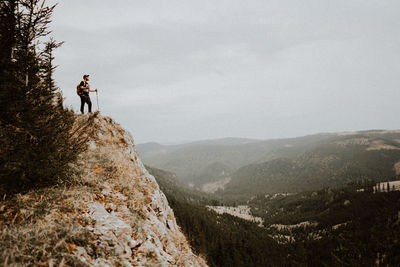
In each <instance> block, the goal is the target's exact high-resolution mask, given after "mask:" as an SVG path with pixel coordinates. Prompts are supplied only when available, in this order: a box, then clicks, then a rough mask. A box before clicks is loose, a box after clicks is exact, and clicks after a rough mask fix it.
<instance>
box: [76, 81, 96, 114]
mask: <svg viewBox="0 0 400 267" xmlns="http://www.w3.org/2000/svg"><path fill="white" fill-rule="evenodd" d="M88 81H89V75H88V74H85V75H83V81H81V83H80V84H79V90H78V95H79V97H80V98H81V113H82V114H83V113H85V112H84V107H85V103H87V105H88V108H89V113H92V101H90V97H89V92H97V89H96V90H90V85H89V83H88Z"/></svg>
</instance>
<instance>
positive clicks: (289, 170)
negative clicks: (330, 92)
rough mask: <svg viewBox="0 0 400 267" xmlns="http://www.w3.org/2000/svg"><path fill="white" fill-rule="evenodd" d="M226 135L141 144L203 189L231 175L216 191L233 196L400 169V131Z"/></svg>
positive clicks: (340, 182) (388, 174) (154, 160)
mask: <svg viewBox="0 0 400 267" xmlns="http://www.w3.org/2000/svg"><path fill="white" fill-rule="evenodd" d="M227 140H229V141H227ZM227 140H209V141H201V142H194V143H189V144H182V145H173V146H162V145H154V144H152V145H148V144H147V145H146V146H143V145H141V146H138V150H139V153H142V154H141V156H142V158H143V161H144V162H145V163H146V164H149V165H151V166H155V167H157V168H161V169H165V170H168V171H171V172H174V173H176V174H177V178H178V179H179V180H181V181H183V182H185V183H186V184H187V183H191V184H193V185H194V186H195V187H196V188H199V189H201V188H205V187H207V185H209V184H212V183H215V182H217V181H224V180H225V181H226V179H228V178H229V179H230V182H228V183H227V184H224V190H220V191H219V192H218V191H217V192H216V193H217V194H222V195H224V196H225V197H229V196H232V197H233V198H235V197H237V196H243V195H246V196H250V195H253V194H258V193H274V192H299V191H303V190H316V189H320V188H323V187H337V186H344V185H346V184H347V183H349V182H351V181H355V180H359V179H364V178H371V179H374V180H376V181H381V180H388V179H395V178H396V177H397V175H398V174H399V173H400V163H399V164H398V165H396V163H397V162H399V161H400V131H386V130H370V131H360V132H346V133H325V134H316V135H309V136H304V137H298V138H287V139H275V140H266V141H256V140H242V139H238V140H235V139H227ZM140 151H142V152H140ZM395 165H396V166H397V171H396V168H395Z"/></svg>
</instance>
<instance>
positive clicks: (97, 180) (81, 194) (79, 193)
mask: <svg viewBox="0 0 400 267" xmlns="http://www.w3.org/2000/svg"><path fill="white" fill-rule="evenodd" d="M88 119H94V123H93V124H91V125H92V126H90V127H91V128H90V129H89V130H90V131H89V133H90V136H91V137H90V140H89V149H88V150H87V151H86V152H85V153H83V154H81V155H80V158H79V161H78V163H77V164H76V165H74V166H71V167H74V168H75V169H76V171H77V175H76V177H75V178H71V179H73V181H74V182H73V183H71V184H68V185H58V186H54V187H50V188H48V187H47V188H42V189H38V190H32V191H30V192H26V193H24V194H18V195H16V196H14V197H13V198H12V199H9V200H7V199H6V198H5V197H4V199H3V200H2V201H0V228H1V229H2V230H1V231H0V237H1V238H0V248H1V250H0V265H2V266H27V265H29V266H33V265H34V266H102V267H103V266H206V263H205V261H204V259H203V258H202V257H200V256H197V255H195V254H194V253H193V252H192V250H191V248H190V246H189V244H188V242H187V240H186V238H185V236H184V235H183V234H182V232H181V231H180V228H179V227H178V226H177V224H176V220H175V217H174V213H173V211H172V210H171V208H170V207H169V205H168V202H167V199H166V197H165V195H164V194H163V193H162V192H161V191H160V189H159V186H158V184H157V182H156V181H155V179H154V177H153V176H151V175H150V174H149V173H148V172H147V170H146V169H145V168H144V166H143V164H142V163H141V161H140V159H139V158H138V154H137V153H136V151H135V149H134V143H133V138H132V136H131V135H130V134H129V133H128V132H127V131H125V130H124V129H123V128H122V127H121V126H120V125H119V124H117V123H115V122H114V121H113V120H112V119H111V118H108V117H102V116H99V115H97V114H94V115H90V116H89V115H80V116H79V117H78V119H77V123H78V124H77V125H78V126H79V125H84V124H85V122H87V121H88ZM38 167H40V166H38Z"/></svg>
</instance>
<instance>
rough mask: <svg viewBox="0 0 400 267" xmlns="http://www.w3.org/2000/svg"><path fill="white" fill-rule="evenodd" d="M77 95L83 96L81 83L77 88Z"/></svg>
mask: <svg viewBox="0 0 400 267" xmlns="http://www.w3.org/2000/svg"><path fill="white" fill-rule="evenodd" d="M76 94H77V95H79V96H81V95H82V94H83V90H82V88H81V83H78V85H77V86H76Z"/></svg>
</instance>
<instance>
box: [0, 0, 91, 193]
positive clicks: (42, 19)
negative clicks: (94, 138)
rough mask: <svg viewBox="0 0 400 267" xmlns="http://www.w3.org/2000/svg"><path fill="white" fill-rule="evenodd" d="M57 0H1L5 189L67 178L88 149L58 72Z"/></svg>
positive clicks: (1, 177) (0, 176) (0, 123)
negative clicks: (53, 30) (54, 35)
mask: <svg viewBox="0 0 400 267" xmlns="http://www.w3.org/2000/svg"><path fill="white" fill-rule="evenodd" d="M55 7H56V5H52V6H49V5H47V3H46V1H45V0H2V1H1V2H0V40H1V41H0V85H1V88H0V188H1V189H0V193H5V192H14V191H15V192H20V191H23V190H27V189H30V188H34V187H37V186H45V185H53V184H57V183H60V182H67V181H68V180H69V177H70V175H71V172H72V168H71V166H70V163H72V162H74V161H75V160H76V158H77V156H78V154H79V153H80V152H81V151H83V150H84V149H85V148H86V142H85V138H84V135H82V130H83V128H84V127H83V128H82V127H75V119H76V117H75V116H74V113H73V111H72V110H70V109H68V108H65V107H64V105H63V97H62V94H61V92H60V90H59V88H58V87H57V86H56V84H55V81H54V78H53V74H54V70H55V66H54V63H53V61H54V54H53V52H54V49H56V48H58V47H59V46H61V45H62V42H56V41H55V40H54V39H52V38H50V37H49V35H50V33H51V30H50V28H49V25H50V23H51V17H52V14H53V12H54V8H55Z"/></svg>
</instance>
